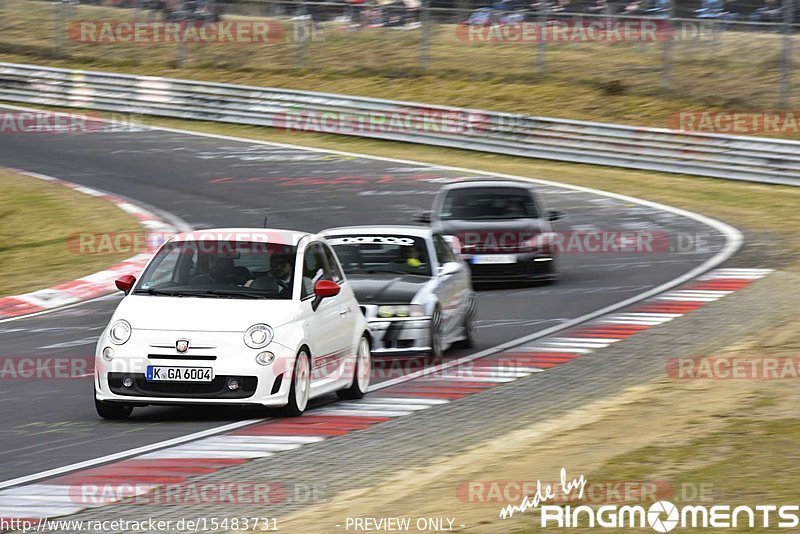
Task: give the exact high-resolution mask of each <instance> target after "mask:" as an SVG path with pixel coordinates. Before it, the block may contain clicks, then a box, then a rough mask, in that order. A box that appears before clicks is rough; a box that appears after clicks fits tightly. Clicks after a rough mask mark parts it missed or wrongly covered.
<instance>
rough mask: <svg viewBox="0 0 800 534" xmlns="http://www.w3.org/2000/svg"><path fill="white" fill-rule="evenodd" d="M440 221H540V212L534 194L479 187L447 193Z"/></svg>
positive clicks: (506, 188) (525, 190) (520, 190)
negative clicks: (538, 219)
mask: <svg viewBox="0 0 800 534" xmlns="http://www.w3.org/2000/svg"><path fill="white" fill-rule="evenodd" d="M440 217H441V218H442V219H445V220H447V219H451V220H490V219H536V218H538V217H539V211H538V210H537V208H536V202H535V200H534V198H533V194H532V193H531V192H530V191H528V190H527V189H520V188H513V187H498V188H488V187H476V188H467V189H454V190H452V191H450V192H449V193H447V196H446V197H445V199H444V204H443V205H442V211H441V214H440Z"/></svg>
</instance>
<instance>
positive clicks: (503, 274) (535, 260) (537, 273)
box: [463, 253, 556, 282]
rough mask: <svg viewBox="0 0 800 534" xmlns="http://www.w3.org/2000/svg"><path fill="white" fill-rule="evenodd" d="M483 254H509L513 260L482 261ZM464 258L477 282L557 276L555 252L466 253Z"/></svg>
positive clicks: (546, 278) (473, 278) (539, 278)
mask: <svg viewBox="0 0 800 534" xmlns="http://www.w3.org/2000/svg"><path fill="white" fill-rule="evenodd" d="M481 256H507V257H509V258H513V261H504V262H502V263H480V262H481V260H482V259H483V258H481ZM463 258H464V261H466V262H467V264H468V265H469V269H470V273H471V274H472V280H473V281H475V282H504V281H517V280H552V279H554V278H555V277H556V265H555V264H556V258H555V255H553V254H541V253H502V254H471V255H467V254H465V255H464V256H463ZM476 262H478V263H476Z"/></svg>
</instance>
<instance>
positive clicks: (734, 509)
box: [500, 468, 800, 533]
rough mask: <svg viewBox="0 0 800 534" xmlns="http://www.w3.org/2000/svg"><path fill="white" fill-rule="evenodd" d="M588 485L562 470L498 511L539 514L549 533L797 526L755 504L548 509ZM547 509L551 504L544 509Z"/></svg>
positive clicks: (775, 509)
mask: <svg viewBox="0 0 800 534" xmlns="http://www.w3.org/2000/svg"><path fill="white" fill-rule="evenodd" d="M586 486H587V480H586V478H585V477H584V476H583V475H581V476H579V477H577V478H572V479H569V478H567V472H566V469H565V468H562V469H561V478H560V480H559V481H558V482H556V483H542V482H541V481H538V482H537V484H536V489H535V491H534V493H533V495H526V496H524V497H523V498H522V501H521V502H520V503H519V504H510V505H507V506H504V507H503V508H502V509H501V510H500V517H501V518H502V519H507V518H509V517H511V516H513V515H514V514H515V513H522V512H526V511H528V510H532V509H538V512H539V526H540V527H541V528H542V529H547V528H550V529H553V528H587V527H588V528H615V529H633V528H648V527H649V528H651V529H653V530H654V531H655V532H661V533H663V532H671V531H673V530H675V529H676V528H683V529H687V528H697V529H709V528H715V529H728V528H755V527H756V525H758V526H759V527H763V528H780V529H785V528H797V527H798V526H800V506H798V505H783V506H776V505H774V504H759V505H755V506H747V505H738V506H732V505H727V504H719V505H684V506H680V507H679V506H677V505H675V504H674V503H672V502H671V501H667V500H661V501H657V502H654V503H653V504H651V505H650V506H648V507H645V506H642V505H627V504H626V505H613V504H609V505H604V506H599V507H592V506H588V505H581V506H562V505H559V504H552V502H553V501H554V500H555V499H556V496H557V495H570V494H573V493H574V494H575V495H576V499H577V500H580V499H582V498H583V494H584V492H585V490H586ZM546 503H550V504H546Z"/></svg>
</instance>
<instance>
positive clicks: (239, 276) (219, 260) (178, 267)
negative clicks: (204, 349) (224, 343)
mask: <svg viewBox="0 0 800 534" xmlns="http://www.w3.org/2000/svg"><path fill="white" fill-rule="evenodd" d="M294 261H295V247H293V246H288V245H284V244H275V243H258V242H251V241H215V240H208V241H178V242H171V243H167V244H166V245H164V246H163V247H162V248H161V249H160V250H159V251H158V252H157V253H156V256H155V257H154V258H153V261H152V262H151V263H150V265H149V266H148V267H147V269H146V270H145V272H144V273H143V274H142V278H141V279H140V280H139V283H138V284H137V285H136V288H135V289H134V291H133V292H134V293H136V294H144V295H156V296H163V295H167V296H192V297H204V298H240V299H252V298H263V299H291V298H292V287H293V284H292V282H293V278H294Z"/></svg>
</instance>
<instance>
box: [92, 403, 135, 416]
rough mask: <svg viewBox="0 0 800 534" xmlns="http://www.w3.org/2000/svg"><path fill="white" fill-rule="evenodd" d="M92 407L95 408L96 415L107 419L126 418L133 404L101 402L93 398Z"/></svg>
mask: <svg viewBox="0 0 800 534" xmlns="http://www.w3.org/2000/svg"><path fill="white" fill-rule="evenodd" d="M94 408H95V410H97V415H99V416H100V417H102V418H103V419H109V420H119V419H127V418H128V416H129V415H130V414H131V412H132V411H133V406H131V405H129V404H116V403H112V402H103V401H99V400H97V399H94Z"/></svg>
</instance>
